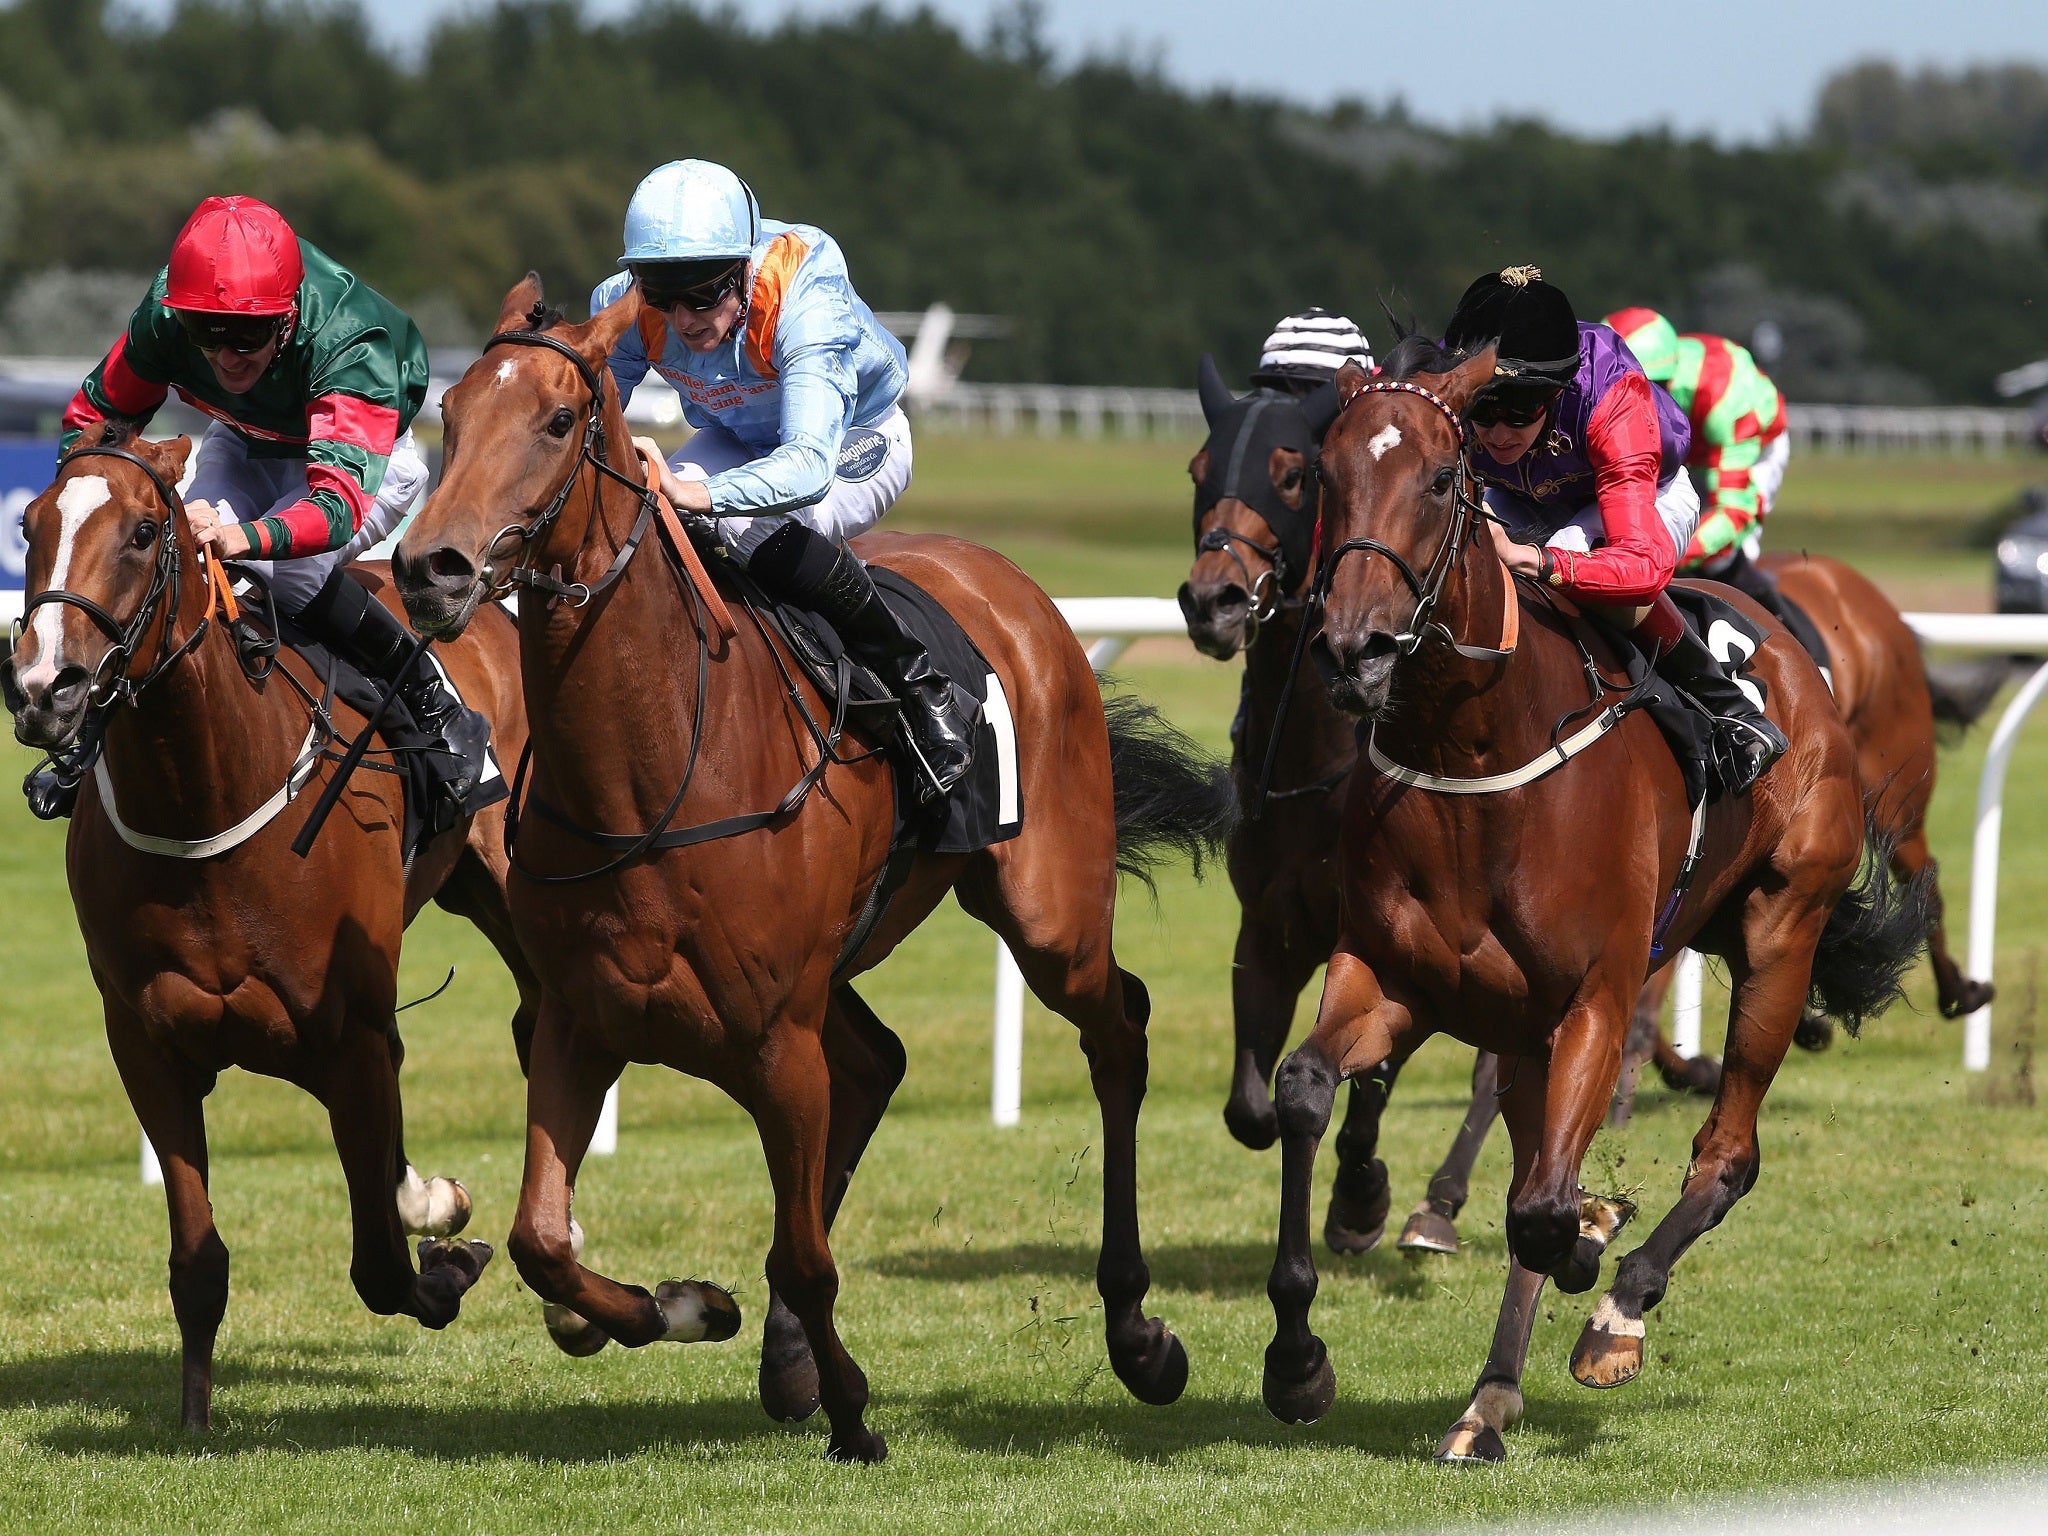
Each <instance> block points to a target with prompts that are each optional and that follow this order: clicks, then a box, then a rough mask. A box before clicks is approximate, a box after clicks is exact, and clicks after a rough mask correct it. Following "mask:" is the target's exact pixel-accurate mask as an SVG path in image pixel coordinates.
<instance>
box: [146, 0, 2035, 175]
mask: <svg viewBox="0 0 2048 1536" xmlns="http://www.w3.org/2000/svg"><path fill="white" fill-rule="evenodd" d="M127 3H128V4H129V5H130V6H131V7H133V8H134V9H138V10H141V11H143V12H145V13H149V14H154V15H163V14H166V13H168V12H169V10H170V9H171V5H172V0H127ZM473 3H474V0H366V6H367V9H368V11H369V12H370V14H371V16H372V18H373V20H374V22H375V24H376V25H377V27H378V28H379V30H380V31H381V32H382V33H383V35H384V36H385V37H387V38H389V39H391V40H392V41H393V42H395V43H397V44H399V45H400V46H402V47H404V46H416V45H417V44H418V43H419V41H420V40H421V39H422V38H423V37H424V36H425V34H426V32H427V30H428V29H429V28H430V27H431V25H432V23H433V22H434V21H435V20H437V19H439V18H440V17H443V16H446V15H450V14H453V13H455V12H457V11H459V10H461V9H464V8H465V7H466V6H467V5H469V4H473ZM633 3H634V0H586V5H587V7H588V9H589V10H590V11H591V12H593V13H594V14H614V15H615V14H622V13H624V12H626V11H629V10H631V9H632V8H633ZM929 3H930V4H931V6H932V8H933V9H935V10H937V11H939V12H940V13H941V14H943V15H945V16H947V17H949V18H950V19H952V20H953V21H954V22H955V23H956V24H958V25H960V26H961V27H962V28H963V29H965V30H966V31H967V32H968V33H969V34H970V35H973V36H977V37H979V36H981V35H982V34H983V33H984V32H985V30H986V28H987V25H988V20H989V18H990V16H991V15H992V14H994V13H995V12H996V11H997V10H998V9H999V0H929ZM885 4H886V5H887V7H888V8H890V9H899V10H900V9H907V8H908V7H907V6H905V5H904V4H903V3H902V0H885ZM848 9H852V5H851V4H849V3H846V0H747V3H745V4H743V5H741V6H739V10H740V12H741V14H742V15H744V16H745V17H747V18H748V19H749V20H750V21H752V22H754V23H756V24H758V25H763V26H766V25H771V24H773V23H774V22H776V21H778V20H781V19H782V18H784V17H786V16H789V15H791V14H799V13H801V14H810V15H820V14H830V13H833V12H837V11H844V10H848ZM1044 11H1045V21H1046V27H1045V30H1046V34H1047V37H1048V40H1049V41H1050V43H1051V44H1052V46H1053V48H1054V50H1055V51H1056V53H1057V54H1058V55H1059V56H1060V57H1061V58H1063V59H1068V60H1071V59H1074V58H1078V57H1080V56H1083V55H1085V54H1088V53H1110V54H1126V55H1129V56H1132V57H1135V58H1138V59H1143V60H1156V61H1157V62H1158V63H1160V64H1161V65H1162V66H1163V68H1164V69H1165V71H1166V73H1167V74H1168V75H1170V76H1171V77H1173V78H1174V79H1176V80H1179V81H1181V82H1183V83H1185V84H1188V85H1193V86H1198V87H1204V86H1229V87H1232V88H1235V89H1240V90H1248V91H1258V92H1263V93H1267V94H1273V95H1280V96H1286V97H1290V98H1292V99H1295V100H1298V101H1302V102H1305V103H1310V104H1317V105H1320V104H1323V103H1327V102H1329V101H1331V100H1333V99H1334V98H1337V97H1339V96H1344V95H1359V96H1363V97H1365V98H1366V99H1367V100H1369V101H1374V102H1383V101H1386V100H1388V99H1390V98H1392V97H1394V96H1396V95H1400V96H1404V97H1405V98H1406V99H1407V100H1408V102H1409V104H1410V106H1411V107H1412V108H1414V109H1415V111H1416V113H1417V115H1418V116H1420V117H1423V118H1426V119H1429V120H1432V121H1435V122H1439V123H1448V124H1467V123H1474V122H1484V121H1485V120H1487V119H1489V118H1491V117H1493V116H1495V115H1497V114H1499V113H1503V112H1514V113H1518V114H1536V115H1541V116H1543V117H1547V118H1549V119H1550V120H1551V121H1553V122H1556V123H1558V124H1560V125H1562V126H1565V127H1568V128H1573V129H1576V130H1579V131H1581V132H1586V133H1596V134H1605V133H1612V132H1615V131H1617V130H1621V129H1625V128H1633V127H1640V126H1645V125H1649V124H1654V123H1665V124H1670V125H1672V126H1674V127H1676V128H1678V129H1679V130H1681V131H1684V132H1688V133H1712V134H1714V135H1715V136H1716V137H1718V138H1721V139H1724V140H1745V141H1754V140H1758V139H1768V138H1770V137H1772V136H1773V135H1774V134H1775V133H1776V132H1778V131H1779V130H1780V129H1786V128H1798V127H1800V126H1801V125H1802V124H1803V123H1804V122H1805V120H1806V117H1807V114H1808V112H1809V111H1810V109H1811V106H1812V102H1813V97H1814V92H1815V90H1816V89H1817V87H1818V86H1819V84H1820V82H1821V81H1822V80H1823V79H1825V78H1826V76H1827V75H1828V74H1829V73H1830V72H1831V71H1833V70H1834V69H1836V68H1838V67H1840V66H1841V65H1843V64H1846V63H1849V62H1852V61H1854V60H1857V59H1861V58H1866V57H1870V56H1873V55H1881V56H1885V57H1890V58H1893V59H1896V60H1898V61H1899V62H1901V63H1903V64H1908V65H1918V64H1923V63H1933V64H1943V65H1951V66H1952V65H1957V64H1963V63H1970V62H1980V61H1990V60H2005V59H2028V60H2031V61H2034V62H2037V63H2041V64H2044V65H2048V0H1961V3H1955V0H1948V3H1943V0H1707V3H1704V4H1702V3H1698V0H1694V3H1690V4H1683V5H1675V4H1671V3H1669V0H1632V3H1620V0H1587V3H1581V4H1573V3H1569V0H1549V3H1543V4H1539V3H1533V0H1531V3H1524V4H1502V3H1498V0H1400V3H1396V4H1387V3H1383V0H1045V5H1044Z"/></svg>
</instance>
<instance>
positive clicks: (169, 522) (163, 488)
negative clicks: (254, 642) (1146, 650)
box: [19, 446, 213, 712]
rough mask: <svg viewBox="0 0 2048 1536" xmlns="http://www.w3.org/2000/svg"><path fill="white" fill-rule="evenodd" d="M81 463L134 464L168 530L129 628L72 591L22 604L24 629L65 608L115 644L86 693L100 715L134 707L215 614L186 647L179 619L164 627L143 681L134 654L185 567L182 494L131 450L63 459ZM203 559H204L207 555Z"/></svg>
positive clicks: (54, 590)
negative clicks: (41, 614)
mask: <svg viewBox="0 0 2048 1536" xmlns="http://www.w3.org/2000/svg"><path fill="white" fill-rule="evenodd" d="M79 459H120V460H122V461H123V462H124V463H128V464H133V465H134V466H135V467H136V468H137V469H139V470H141V471H142V472H143V473H144V474H145V475H147V476H149V483H150V484H151V485H152V486H153V487H155V489H156V493H157V496H158V498H159V499H160V500H161V501H162V502H163V506H164V523H163V528H162V529H161V531H160V533H159V535H158V538H157V550H156V567H155V569H154V570H152V571H151V572H150V578H149V586H148V588H147V589H146V590H145V591H144V592H143V594H142V601H141V603H140V605H138V606H137V608H136V610H135V615H134V617H133V618H131V619H129V620H128V621H127V622H126V623H125V624H124V623H123V622H122V621H121V620H119V619H117V618H115V617H114V615H113V614H111V613H110V612H108V611H107V610H106V609H105V608H103V607H102V606H101V605H100V604H98V603H96V602H94V601H93V600H92V599H91V598H89V597H86V596H84V595H83V594H81V593H77V592H73V591H71V590H70V589H69V588H68V587H45V588H44V589H43V590H42V591H40V592H38V593H37V594H36V595H35V596H34V597H31V598H30V599H29V600H28V601H27V602H26V603H24V604H23V605H22V609H21V619H20V621H19V622H20V623H21V624H22V626H23V627H24V628H26V626H27V624H28V620H29V615H30V614H32V613H34V612H35V611H36V610H37V609H38V608H41V607H44V606H45V605H47V604H53V603H54V604H62V605H64V606H66V607H71V608H76V609H78V610H79V611H80V612H82V613H83V614H84V615H85V616H86V617H87V618H89V619H91V620H92V621H93V623H94V624H96V625H98V626H99V628H100V630H101V631H102V632H103V633H104V634H105V635H106V637H107V638H108V639H109V640H111V641H112V642H113V645H112V647H111V648H110V649H109V650H108V651H107V652H106V654H105V655H103V656H101V657H100V660H99V664H98V665H97V666H96V667H94V668H93V675H92V685H91V687H90V689H89V690H88V691H87V693H86V709H87V711H88V712H96V711H101V710H106V709H111V708H112V707H113V706H114V705H116V704H120V703H124V702H125V703H130V704H132V703H134V702H135V700H136V699H137V698H139V697H140V696H141V694H142V693H143V691H144V690H145V689H147V688H148V687H149V686H150V685H151V684H152V683H154V682H155V681H156V680H157V679H158V678H159V677H161V676H163V674H164V673H165V672H166V671H167V670H168V669H169V668H170V667H171V666H172V664H173V663H175V662H177V661H178V660H179V659H180V658H181V657H183V656H184V655H186V654H187V653H188V652H189V651H191V650H192V648H193V647H194V646H196V645H198V644H199V642H200V641H201V640H202V639H203V638H205V635H206V630H207V627H208V625H209V624H211V623H212V618H213V616H212V610H211V607H210V606H209V609H208V612H207V615H206V617H204V618H202V619H201V620H200V621H199V622H198V624H196V625H194V626H193V629H192V633H191V634H190V635H188V636H186V638H185V640H184V642H183V643H182V644H177V643H175V640H174V631H175V629H176V623H175V619H174V620H173V622H170V623H167V624H165V625H164V632H163V642H162V645H161V648H160V652H159V654H158V657H157V661H156V664H155V665H154V666H152V667H151V668H150V669H149V670H148V671H147V672H146V673H144V674H143V675H142V676H141V677H140V678H137V677H135V676H134V675H133V672H132V668H133V665H134V659H135V653H136V651H137V650H138V649H139V648H140V647H141V645H142V641H143V637H144V636H145V635H147V634H148V633H149V630H150V626H151V625H152V624H154V623H155V622H156V617H157V610H158V609H159V608H160V607H161V606H162V605H163V601H164V598H165V596H166V594H169V595H171V596H172V598H173V600H174V601H175V594H176V593H177V590H178V577H179V574H180V566H181V561H180V557H179V554H178V530H177V517H178V514H179V512H180V511H181V510H182V509H183V506H184V503H183V502H181V501H180V500H179V499H178V493H177V491H176V489H175V488H173V487H172V485H171V484H170V482H169V481H167V480H165V479H164V477H163V476H162V475H160V474H158V473H157V471H156V467H155V466H154V465H152V464H151V463H150V462H149V461H148V460H147V459H145V458H143V457H142V456H141V455H140V454H135V453H131V452H129V451H128V450H127V449H126V448H116V447H112V446H106V447H101V446H92V447H85V448H74V449H72V450H71V452H70V453H68V454H66V455H65V456H64V464H65V465H66V466H67V467H68V466H69V465H71V464H73V463H75V462H76V461H77V460H79ZM200 558H201V559H202V560H204V559H205V555H204V553H203V552H202V554H201V556H200Z"/></svg>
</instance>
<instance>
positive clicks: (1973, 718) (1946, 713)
mask: <svg viewBox="0 0 2048 1536" xmlns="http://www.w3.org/2000/svg"><path fill="white" fill-rule="evenodd" d="M2011 672H2012V663H2011V662H2009V661H2008V660H2006V658H2005V657H2003V656H1994V657H1990V658H1987V659H1984V660H1980V661H1947V662H1929V663H1928V664H1927V691H1928V693H1929V694H1931V695H1932V696H1933V698H1934V726H1935V729H1936V730H1937V731H1938V732H1940V735H1941V739H1942V740H1943V741H1944V742H1946V743H1948V744H1949V745H1950V746H1954V745H1955V744H1956V743H1957V742H1958V741H1960V740H1962V738H1963V733H1964V732H1965V731H1967V730H1968V729H1969V728H1970V727H1971V726H1973V725H1975V724H1976V723H1977V720H1978V717H1979V716H1981V715H1982V714H1983V713H1984V711H1985V710H1987V709H1989V708H1990V707H1991V701H1992V700H1993V699H1995V698H1997V697H1998V690H1999V689H2001V688H2003V687H2004V686H2005V680H2006V678H2007V677H2008V676H2009V675H2011Z"/></svg>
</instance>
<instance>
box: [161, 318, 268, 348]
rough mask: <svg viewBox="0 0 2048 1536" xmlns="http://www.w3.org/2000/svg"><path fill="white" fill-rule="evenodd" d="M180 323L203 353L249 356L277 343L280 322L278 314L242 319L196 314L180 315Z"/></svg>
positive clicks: (188, 337)
mask: <svg viewBox="0 0 2048 1536" xmlns="http://www.w3.org/2000/svg"><path fill="white" fill-rule="evenodd" d="M177 314H178V324H179V325H181V326H182V327H184V331H185V335H186V337H187V339H189V340H190V341H191V343H192V345H193V346H195V347H197V348H198V349H199V350H200V351H202V352H232V353H234V354H235V355H236V356H237V357H249V356H251V355H253V354H255V353H257V352H261V351H262V350H263V349H264V348H265V347H267V346H269V345H270V344H271V343H272V342H273V341H275V340H277V336H278V331H279V328H280V321H279V318H278V317H277V316H276V315H261V316H251V317H249V318H247V319H243V318H240V317H237V316H230V315H195V314H188V313H186V312H185V311H183V310H180V311H178V312H177Z"/></svg>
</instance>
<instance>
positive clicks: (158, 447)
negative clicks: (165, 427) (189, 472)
mask: <svg viewBox="0 0 2048 1536" xmlns="http://www.w3.org/2000/svg"><path fill="white" fill-rule="evenodd" d="M128 446H129V447H130V448H131V449H133V450H134V452H135V454H136V456H137V457H139V458H141V459H142V460H143V461H144V462H146V463H147V464H148V465H149V467H150V468H151V469H153V470H155V471H156V472H157V473H158V474H160V475H162V476H163V477H164V479H165V480H167V481H169V482H170V483H171V484H172V485H176V484H177V483H178V482H179V481H180V480H182V479H184V478H185V464H186V461H187V460H189V459H190V458H191V457H192V439H191V438H189V437H171V438H166V439H165V440H164V441H163V442H160V443H151V442H145V441H143V440H142V439H140V438H137V439H136V440H135V441H134V442H132V443H130V444H129V445H128Z"/></svg>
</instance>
